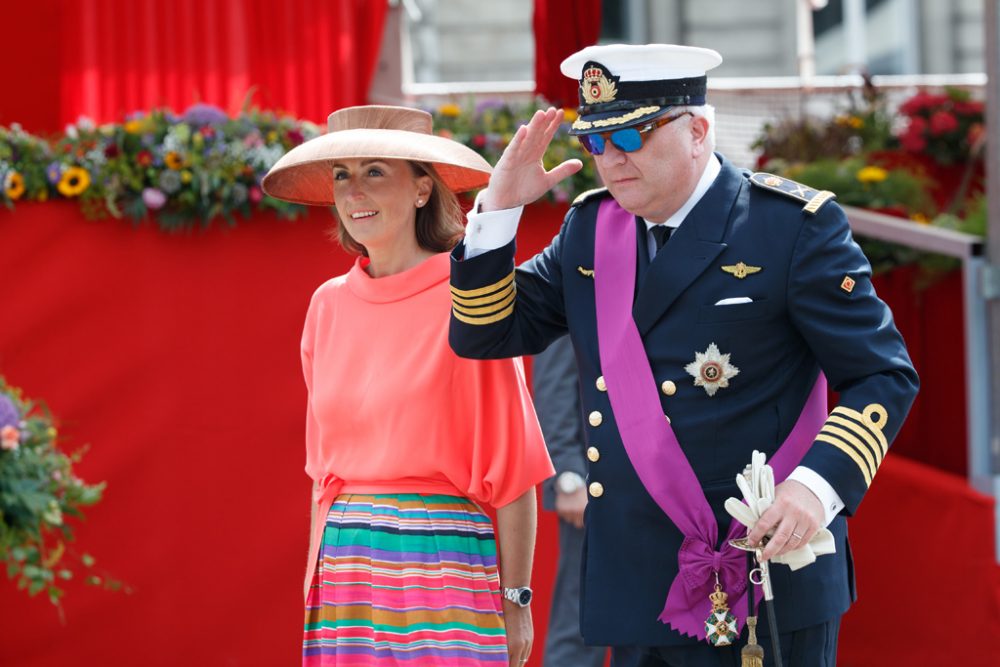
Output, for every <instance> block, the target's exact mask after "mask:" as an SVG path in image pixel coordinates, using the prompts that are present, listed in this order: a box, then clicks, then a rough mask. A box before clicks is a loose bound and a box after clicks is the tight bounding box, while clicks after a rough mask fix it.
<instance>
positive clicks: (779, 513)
mask: <svg viewBox="0 0 1000 667" xmlns="http://www.w3.org/2000/svg"><path fill="white" fill-rule="evenodd" d="M824 517H825V515H824V513H823V504H822V503H821V502H820V501H819V498H817V497H816V495H815V494H814V493H813V492H812V491H810V490H809V489H808V488H807V487H806V486H805V485H803V484H801V483H799V482H796V481H794V480H785V481H784V482H782V483H781V484H779V485H778V486H777V487H776V488H775V490H774V503H773V504H772V505H771V507H769V508H768V509H767V510H766V511H765V512H764V513H763V514H762V515H761V517H760V519H759V520H758V521H757V525H756V526H754V528H753V530H751V531H750V533H749V535H748V536H747V537H748V538H749V540H750V544H751V545H754V546H756V545H758V544H760V540H761V539H762V538H763V537H764V536H765V535H767V534H768V533H770V532H771V531H772V530H773V531H774V534H773V535H772V536H771V538H770V540H769V541H768V543H767V546H766V547H765V548H764V553H763V557H764V560H769V559H771V558H774V557H775V556H781V555H783V554H786V553H788V552H789V551H792V550H793V549H797V548H799V547H800V546H802V545H803V544H806V543H808V542H809V540H811V539H812V538H813V536H814V535H815V534H816V532H817V531H818V530H819V529H820V528H822V527H823V519H824Z"/></svg>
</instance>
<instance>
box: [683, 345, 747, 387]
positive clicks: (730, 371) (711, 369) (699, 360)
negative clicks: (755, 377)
mask: <svg viewBox="0 0 1000 667" xmlns="http://www.w3.org/2000/svg"><path fill="white" fill-rule="evenodd" d="M684 370H686V371H687V372H688V374H690V375H692V376H693V377H694V385H695V386H696V387H704V388H705V393H706V394H708V395H709V396H715V392H717V391H719V389H725V388H726V387H728V386H729V379H730V378H733V377H735V376H736V375H738V374H739V372H740V369H738V368H736V366H733V365H732V364H731V363H729V355H728V354H722V353H721V352H719V348H718V346H717V345H716V344H715V343H710V344H709V346H708V349H707V350H705V351H704V352H695V353H694V361H692V362H691V363H690V364H688V365H687V366H685V367H684Z"/></svg>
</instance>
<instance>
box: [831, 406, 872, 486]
mask: <svg viewBox="0 0 1000 667" xmlns="http://www.w3.org/2000/svg"><path fill="white" fill-rule="evenodd" d="M826 423H827V424H838V425H839V426H843V427H844V428H846V429H847V430H848V431H849V432H850V433H853V434H854V435H856V436H858V437H860V438H861V439H862V440H864V442H865V444H866V445H868V449H870V450H871V453H872V454H874V455H875V460H876V461H877V462H878V464H877V465H882V457H884V456H885V450H883V449H882V445H881V443H879V442H878V441H877V440H875V438H874V437H872V434H871V433H870V432H869V431H868V430H866V429H865V428H864V427H863V426H861V425H860V424H858V423H857V422H853V421H851V420H849V419H844V418H843V417H838V416H837V415H836V414H832V415H830V416H829V417H828V418H827V420H826ZM873 472H874V471H873Z"/></svg>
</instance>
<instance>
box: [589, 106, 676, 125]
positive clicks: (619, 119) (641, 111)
mask: <svg viewBox="0 0 1000 667" xmlns="http://www.w3.org/2000/svg"><path fill="white" fill-rule="evenodd" d="M662 108H663V107H639V108H638V109H635V110H634V111H630V112H629V113H627V114H624V115H622V116H612V117H611V118H601V119H600V120H595V121H589V120H583V119H582V118H577V119H576V120H574V121H573V129H574V130H589V129H592V128H595V127H608V126H609V125H620V124H621V123H627V122H629V121H630V120H635V119H636V118H641V117H643V116H646V115H648V114H651V113H655V112H657V111H659V110H660V109H662Z"/></svg>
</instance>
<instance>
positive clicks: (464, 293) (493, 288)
mask: <svg viewBox="0 0 1000 667" xmlns="http://www.w3.org/2000/svg"><path fill="white" fill-rule="evenodd" d="M513 281H514V272H513V271H511V272H510V273H509V274H507V275H506V276H504V277H503V278H501V279H500V280H498V281H496V282H495V283H493V284H492V285H487V286H486V287H480V288H479V289H470V290H464V289H458V288H457V287H455V286H454V285H452V286H451V293H452V294H453V295H454V296H461V297H465V298H467V299H471V298H472V297H476V296H483V295H484V294H489V293H490V292H497V291H499V290H502V289H503V288H504V287H506V286H507V285H508V284H510V283H512V282H513Z"/></svg>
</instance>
